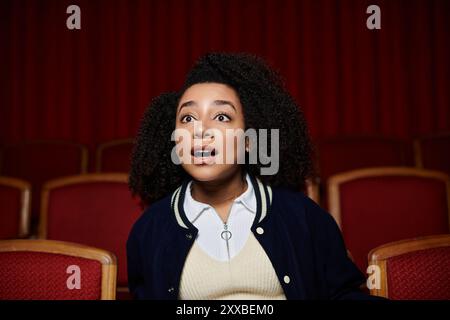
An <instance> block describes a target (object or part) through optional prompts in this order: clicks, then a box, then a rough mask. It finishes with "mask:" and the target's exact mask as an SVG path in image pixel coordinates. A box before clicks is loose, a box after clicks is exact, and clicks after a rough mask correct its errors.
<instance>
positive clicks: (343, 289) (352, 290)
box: [307, 201, 378, 300]
mask: <svg viewBox="0 0 450 320" xmlns="http://www.w3.org/2000/svg"><path fill="white" fill-rule="evenodd" d="M307 206H308V207H309V208H308V211H310V214H311V215H312V216H313V217H312V220H313V221H314V236H315V238H316V239H315V242H316V252H317V256H318V257H320V259H319V260H320V265H321V267H322V272H323V275H324V278H325V281H326V288H327V293H328V298H329V299H332V300H347V299H355V300H356V299H358V300H362V299H363V300H367V299H378V298H377V297H374V296H371V295H369V294H366V293H364V292H363V291H362V290H361V289H360V287H361V285H362V284H363V283H364V282H365V277H364V275H363V274H362V273H361V271H360V270H359V269H358V268H357V267H356V265H355V264H354V263H353V262H352V261H351V260H350V258H349V257H348V255H347V249H346V247H345V244H344V239H343V237H342V234H341V232H340V229H339V227H338V225H337V224H336V222H335V220H334V219H333V217H332V216H331V215H330V214H329V213H328V212H326V211H324V210H323V209H322V208H320V207H319V206H318V205H317V204H315V203H314V202H313V201H310V203H309V204H308V205H307Z"/></svg>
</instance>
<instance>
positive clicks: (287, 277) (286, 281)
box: [283, 276, 291, 284]
mask: <svg viewBox="0 0 450 320" xmlns="http://www.w3.org/2000/svg"><path fill="white" fill-rule="evenodd" d="M283 281H284V283H286V284H288V283H289V282H291V279H290V278H289V276H284V278H283Z"/></svg>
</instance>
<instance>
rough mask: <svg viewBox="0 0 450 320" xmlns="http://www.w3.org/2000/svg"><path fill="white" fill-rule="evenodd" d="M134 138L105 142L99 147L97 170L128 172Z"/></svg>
mask: <svg viewBox="0 0 450 320" xmlns="http://www.w3.org/2000/svg"><path fill="white" fill-rule="evenodd" d="M132 150H133V140H132V139H123V140H114V141H110V142H106V143H103V144H101V145H99V146H98V148H97V159H96V167H97V172H128V171H129V169H130V161H131V152H132Z"/></svg>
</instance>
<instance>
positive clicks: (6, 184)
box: [0, 177, 31, 239]
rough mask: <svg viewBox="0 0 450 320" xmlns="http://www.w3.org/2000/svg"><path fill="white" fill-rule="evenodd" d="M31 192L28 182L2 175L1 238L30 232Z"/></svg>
mask: <svg viewBox="0 0 450 320" xmlns="http://www.w3.org/2000/svg"><path fill="white" fill-rule="evenodd" d="M30 193H31V186H30V184H29V183H28V182H26V181H23V180H19V179H15V178H10V177H0V239H15V238H22V237H25V236H27V235H28V233H29V219H30Z"/></svg>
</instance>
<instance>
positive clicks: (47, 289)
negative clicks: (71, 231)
mask: <svg viewBox="0 0 450 320" xmlns="http://www.w3.org/2000/svg"><path fill="white" fill-rule="evenodd" d="M75 268H78V269H75ZM74 270H75V271H74ZM77 276H78V279H75V278H74V277H77ZM115 279H116V262H115V257H114V255H112V254H110V253H109V252H107V251H104V250H100V249H95V248H90V247H85V246H80V245H78V244H73V243H64V242H58V241H46V240H9V241H8V240H6V241H0V299H1V300H4V299H14V300H19V299H20V300H21V299H27V300H28V299H33V300H98V299H114V295H115ZM77 281H78V282H77ZM74 284H79V286H78V287H77V286H75V287H74Z"/></svg>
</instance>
